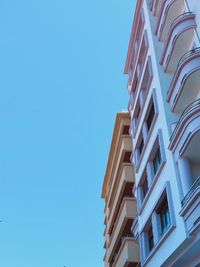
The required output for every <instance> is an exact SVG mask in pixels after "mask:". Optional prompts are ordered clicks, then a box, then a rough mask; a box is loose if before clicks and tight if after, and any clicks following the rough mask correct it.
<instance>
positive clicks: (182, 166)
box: [169, 99, 200, 235]
mask: <svg viewBox="0 0 200 267" xmlns="http://www.w3.org/2000/svg"><path fill="white" fill-rule="evenodd" d="M169 148H170V149H171V150H172V151H173V152H174V158H175V161H176V162H177V166H178V169H179V173H180V182H181V187H182V192H183V200H182V206H183V208H182V210H181V213H180V214H181V215H182V216H183V218H184V220H185V223H186V228H187V230H188V233H189V234H191V235H192V234H193V233H194V232H195V231H196V230H197V229H199V231H200V218H199V210H200V177H199V175H200V153H199V151H200V99H198V100H196V101H194V102H193V103H192V104H190V106H188V107H187V108H186V109H185V111H184V112H183V114H182V116H181V117H180V119H179V121H178V123H177V125H176V127H175V129H174V132H173V134H172V137H171V140H170V146H169Z"/></svg>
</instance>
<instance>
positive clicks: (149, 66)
mask: <svg viewBox="0 0 200 267" xmlns="http://www.w3.org/2000/svg"><path fill="white" fill-rule="evenodd" d="M198 33H199V35H200V1H198V0H188V1H187V2H186V1H184V0H166V1H164V0H152V1H150V0H144V1H142V0H141V1H139V0H138V3H137V7H136V12H135V18H134V23H133V29H132V33H131V39H130V44H129V50H128V56H127V60H126V66H125V73H126V74H128V75H129V81H128V92H129V94H130V101H129V111H130V114H131V135H132V139H133V154H132V162H133V165H134V170H135V187H134V190H133V193H134V195H135V196H136V198H137V208H138V221H137V224H136V223H134V225H133V227H132V231H133V233H134V235H135V237H136V238H137V240H138V242H139V245H140V255H141V266H150V267H151V266H152V267H157V266H174V267H175V266H188V267H189V266H197V264H200V238H199V237H200V179H198V176H200V152H199V151H200V100H199V98H200V50H199V49H198V47H200V42H199V40H200V39H199V36H198ZM186 53H187V54H186ZM184 55H185V56H184ZM194 101H196V102H195V103H194V104H193V105H192V106H191V104H192V103H193V102H194ZM188 106H189V107H188ZM186 108H187V110H186V111H185V112H184V110H185V109H186ZM177 122H178V123H177ZM147 188H148V189H147Z"/></svg>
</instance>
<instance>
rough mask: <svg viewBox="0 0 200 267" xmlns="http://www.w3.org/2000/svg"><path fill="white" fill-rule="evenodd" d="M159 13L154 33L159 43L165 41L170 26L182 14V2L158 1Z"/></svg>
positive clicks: (172, 0) (183, 4)
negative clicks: (159, 5)
mask: <svg viewBox="0 0 200 267" xmlns="http://www.w3.org/2000/svg"><path fill="white" fill-rule="evenodd" d="M160 4H161V7H160V10H161V12H160V13H159V17H158V22H157V27H156V32H155V34H157V36H158V39H159V40H160V41H165V40H166V39H167V35H168V33H169V30H170V25H171V24H172V22H173V21H174V19H175V18H177V17H178V16H179V15H180V14H182V13H183V12H184V7H185V3H184V0H166V1H160Z"/></svg>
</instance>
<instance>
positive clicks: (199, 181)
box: [182, 176, 200, 205]
mask: <svg viewBox="0 0 200 267" xmlns="http://www.w3.org/2000/svg"><path fill="white" fill-rule="evenodd" d="M198 187H200V176H199V177H198V178H197V179H196V180H195V182H194V183H193V185H192V186H191V188H190V190H189V192H188V193H187V194H186V196H185V197H184V198H183V200H182V205H185V203H186V202H187V201H188V200H189V199H190V197H191V195H192V194H193V192H194V191H195V190H196V189H197V188H198Z"/></svg>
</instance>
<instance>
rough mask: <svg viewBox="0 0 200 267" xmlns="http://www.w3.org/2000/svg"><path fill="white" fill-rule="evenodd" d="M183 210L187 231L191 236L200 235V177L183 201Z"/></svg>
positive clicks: (182, 214)
mask: <svg viewBox="0 0 200 267" xmlns="http://www.w3.org/2000/svg"><path fill="white" fill-rule="evenodd" d="M182 206H183V208H182V210H181V212H180V215H181V216H183V218H184V221H185V224H186V229H187V231H188V234H189V235H196V234H197V233H198V234H199V233H200V216H199V209H200V177H198V178H196V180H195V181H194V183H193V185H192V186H191V188H190V190H189V192H188V193H187V194H186V196H185V197H184V198H183V200H182Z"/></svg>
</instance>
